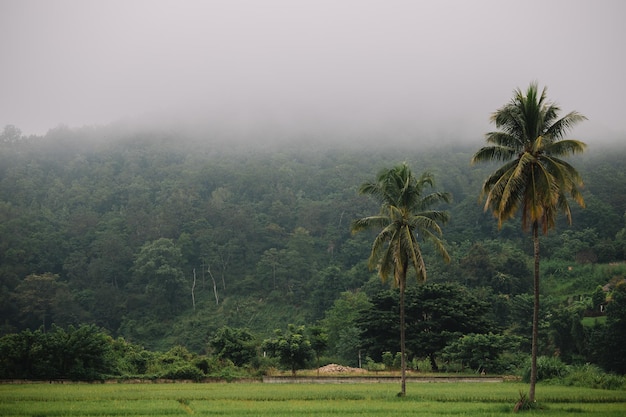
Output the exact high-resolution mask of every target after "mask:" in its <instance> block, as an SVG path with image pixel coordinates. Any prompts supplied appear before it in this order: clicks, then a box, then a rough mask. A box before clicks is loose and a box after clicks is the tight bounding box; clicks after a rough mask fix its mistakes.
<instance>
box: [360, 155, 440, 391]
mask: <svg viewBox="0 0 626 417" xmlns="http://www.w3.org/2000/svg"><path fill="white" fill-rule="evenodd" d="M426 186H430V187H432V186H433V176H432V175H431V174H429V173H424V174H422V175H421V176H420V177H419V178H415V177H414V176H413V174H412V173H411V170H410V169H409V167H408V166H407V165H406V164H400V165H397V166H395V167H393V168H391V169H385V170H382V171H381V172H380V173H379V174H378V177H377V178H376V181H374V182H366V183H364V184H363V185H361V187H360V189H359V193H361V194H367V195H370V196H373V197H374V198H376V199H377V200H379V201H380V203H381V210H380V213H379V214H378V215H375V216H369V217H364V218H362V219H358V220H355V221H353V222H352V232H353V233H356V232H358V231H361V230H365V229H372V228H375V229H380V230H381V231H380V233H379V234H378V235H377V236H376V238H375V239H374V243H373V244H372V250H371V253H370V257H369V268H370V270H374V269H377V270H378V274H379V275H380V278H381V280H382V281H383V282H386V281H387V280H388V279H389V278H390V276H393V285H394V286H395V287H398V288H399V289H400V352H401V356H402V359H401V369H402V378H401V381H402V382H401V392H400V393H399V394H398V395H400V396H404V395H406V353H405V318H404V291H405V289H406V281H407V279H406V277H407V272H408V270H409V267H411V266H412V267H413V269H414V271H415V276H416V278H417V281H418V282H423V281H424V280H426V265H425V263H424V259H423V257H422V251H421V249H420V243H419V242H420V240H429V241H431V242H432V243H433V244H434V246H435V248H436V249H437V250H438V251H439V253H440V254H441V255H442V257H443V258H444V259H445V260H446V261H449V260H450V256H449V255H448V252H447V251H446V249H445V247H444V246H443V242H442V241H441V239H440V237H441V235H442V233H441V228H440V226H439V224H438V222H442V223H443V222H446V221H447V220H448V214H447V213H446V212H444V211H439V210H431V209H430V208H431V207H432V206H433V205H435V204H438V203H441V202H449V200H450V195H449V194H448V193H443V192H433V193H430V194H427V195H424V194H423V193H424V188H425V187H426Z"/></svg>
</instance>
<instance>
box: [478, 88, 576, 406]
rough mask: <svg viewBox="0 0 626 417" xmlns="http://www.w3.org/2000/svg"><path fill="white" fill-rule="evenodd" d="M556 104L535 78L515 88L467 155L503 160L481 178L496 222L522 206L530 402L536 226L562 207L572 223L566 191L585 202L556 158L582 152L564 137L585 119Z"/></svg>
mask: <svg viewBox="0 0 626 417" xmlns="http://www.w3.org/2000/svg"><path fill="white" fill-rule="evenodd" d="M560 111H561V109H560V108H559V107H558V106H557V105H556V104H554V103H551V102H548V101H547V99H546V89H545V88H544V89H543V90H542V92H541V94H539V92H538V87H537V84H536V83H531V84H530V86H529V87H528V89H527V90H526V93H525V94H524V93H523V92H522V91H521V90H520V89H517V90H515V92H514V96H513V99H512V100H511V101H510V102H509V103H508V104H506V105H504V106H503V107H502V108H500V109H498V110H497V111H496V112H495V113H493V114H492V115H491V122H492V123H495V125H496V128H498V129H500V130H499V131H495V132H489V133H487V134H486V140H487V143H489V144H490V145H489V146H485V147H483V148H481V149H480V150H479V151H478V152H476V153H475V154H474V156H473V157H472V163H476V162H491V161H504V162H505V164H504V165H502V166H501V167H500V168H498V169H496V170H495V171H494V172H493V173H492V174H491V175H490V176H489V177H488V178H487V180H486V181H485V183H484V184H483V188H482V196H481V198H485V197H486V202H485V211H487V210H489V209H491V211H492V212H493V214H494V216H495V217H496V218H497V219H498V226H499V227H501V226H502V222H503V221H504V220H507V219H509V218H511V217H513V216H514V215H515V213H516V212H517V209H518V208H520V207H521V210H522V228H523V229H524V230H526V231H527V230H528V228H529V227H530V228H531V230H532V237H533V247H534V280H533V281H534V308H533V329H532V352H531V373H530V391H529V395H528V399H529V400H530V401H532V402H534V401H535V384H536V382H537V338H538V322H539V228H540V227H541V230H542V232H543V234H546V233H547V232H548V230H549V229H552V228H554V227H555V223H556V215H557V212H558V211H562V212H563V213H564V214H565V216H566V217H567V220H568V221H569V223H570V224H571V222H572V216H571V211H570V207H569V204H568V202H567V198H566V197H567V195H569V196H570V197H571V198H572V199H573V200H574V201H575V202H577V203H578V204H579V205H581V206H583V207H584V200H583V197H582V195H581V193H580V191H579V188H578V187H581V186H582V179H581V177H580V174H579V173H578V172H577V171H576V169H574V167H572V166H571V165H570V164H569V163H567V162H565V161H564V160H562V159H561V157H564V156H568V155H571V154H577V153H582V152H583V151H584V150H585V148H586V145H585V144H584V143H583V142H580V141H578V140H571V139H563V137H564V136H565V135H566V134H567V132H568V131H569V130H570V129H571V128H572V127H573V126H574V125H575V124H576V123H579V122H581V121H583V120H586V118H585V116H583V115H581V114H579V113H577V112H575V111H573V112H570V113H568V114H566V115H565V116H564V117H562V118H558V114H559V112H560Z"/></svg>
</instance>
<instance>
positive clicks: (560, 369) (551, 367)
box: [522, 356, 568, 382]
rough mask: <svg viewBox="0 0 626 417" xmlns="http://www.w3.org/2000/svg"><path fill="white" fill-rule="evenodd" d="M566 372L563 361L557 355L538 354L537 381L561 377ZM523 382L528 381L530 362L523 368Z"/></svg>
mask: <svg viewBox="0 0 626 417" xmlns="http://www.w3.org/2000/svg"><path fill="white" fill-rule="evenodd" d="M567 373H568V368H567V365H566V364H565V363H563V362H562V361H561V359H559V358H558V357H554V356H539V357H538V358H537V381H546V380H549V379H554V378H563V377H564V376H565V375H567ZM522 379H523V380H524V382H529V381H530V363H529V364H528V366H527V367H526V369H525V370H524V375H523V377H522Z"/></svg>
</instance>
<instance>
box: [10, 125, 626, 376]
mask: <svg viewBox="0 0 626 417" xmlns="http://www.w3.org/2000/svg"><path fill="white" fill-rule="evenodd" d="M350 139H351V141H350V144H348V143H344V142H343V140H342V138H336V139H333V138H328V137H315V136H310V137H298V138H286V137H283V136H281V135H279V134H273V133H272V132H259V133H258V138H257V139H256V140H254V141H246V140H243V139H240V138H239V137H234V136H230V135H228V134H226V133H224V132H223V131H218V130H216V131H215V132H212V133H207V132H204V133H202V134H200V133H198V132H191V131H185V130H184V129H178V128H171V129H162V130H156V129H153V130H150V129H133V128H129V127H128V126H123V125H121V124H120V125H111V126H106V127H90V128H82V129H70V128H66V127H59V128H56V129H53V130H50V131H49V132H48V133H47V134H46V135H45V136H30V137H25V136H23V135H21V133H20V131H19V129H17V128H15V127H13V126H7V127H5V128H4V131H3V132H2V135H1V136H0V284H1V286H0V317H1V318H2V322H1V323H0V336H4V335H11V334H16V333H19V332H23V331H27V329H30V330H29V331H35V332H36V331H39V332H43V333H45V332H46V331H51V330H53V329H57V331H58V329H60V328H65V329H72V330H68V331H70V332H71V331H76V329H77V328H78V327H76V326H81V325H89V326H95V328H97V329H102V331H104V332H106V333H107V334H109V335H110V336H111V337H113V338H115V339H117V338H122V339H123V340H125V341H126V342H128V343H132V344H137V345H141V346H143V347H145V348H146V349H150V350H154V351H168V350H171V349H173V348H176V347H177V346H178V347H182V348H184V349H186V350H188V351H189V352H193V353H195V354H206V353H210V352H211V351H215V349H216V346H217V345H216V342H215V341H216V340H217V339H216V337H217V336H219V335H220V334H221V333H220V332H224V329H236V330H237V331H239V332H240V333H239V334H240V335H241V334H246V335H247V336H246V337H247V338H249V339H255V340H259V341H260V340H263V339H267V338H271V337H272V335H273V334H274V333H273V332H274V330H275V329H283V330H285V329H287V328H288V325H289V324H293V325H296V326H301V325H305V326H308V327H310V328H312V327H314V326H320V327H321V328H323V329H324V332H325V333H326V334H328V336H329V337H328V346H327V349H326V351H325V355H326V356H327V357H329V358H333V359H334V360H336V361H338V362H342V363H344V364H348V365H357V364H358V361H359V358H360V355H361V353H362V355H363V361H365V358H366V357H367V358H368V360H371V361H373V362H384V361H385V360H387V361H390V360H392V359H389V358H388V357H386V356H385V353H386V352H392V353H395V352H397V350H398V348H397V337H396V336H395V335H396V334H397V331H396V329H397V324H395V321H394V318H395V317H396V316H397V314H396V313H395V310H394V306H395V305H396V304H397V303H396V302H395V299H396V298H397V293H396V292H395V291H394V290H392V289H390V288H389V287H388V286H384V285H382V284H381V283H380V279H379V278H378V277H377V276H376V273H375V272H372V271H370V270H369V269H368V267H367V257H368V255H369V251H370V248H371V244H372V239H373V237H374V236H375V235H374V234H372V233H359V234H355V235H353V234H351V232H350V224H351V222H352V221H353V220H354V219H356V218H359V217H363V216H366V215H369V214H373V213H375V212H376V211H377V210H378V207H377V205H376V203H375V202H374V201H373V200H371V199H369V198H367V197H364V196H361V195H359V194H358V192H357V190H358V188H359V185H360V184H362V183H363V182H365V181H368V180H370V179H372V178H374V176H375V175H376V173H377V172H378V171H379V170H381V169H383V168H385V167H390V166H392V165H395V164H397V163H399V162H406V163H407V164H408V165H409V166H410V167H411V169H412V170H413V172H415V173H417V174H420V173H422V172H430V173H432V174H433V176H434V178H435V181H436V184H435V189H436V190H442V191H446V192H449V193H451V195H452V198H453V199H452V201H451V203H449V204H446V205H444V206H441V207H439V208H440V209H443V210H447V211H448V212H449V214H450V221H449V222H448V223H447V224H446V225H445V226H444V229H443V241H444V243H445V246H446V247H447V249H448V252H449V253H450V255H451V258H452V259H451V262H449V263H443V262H442V261H441V260H440V258H439V257H438V256H436V254H435V253H433V252H432V249H430V248H429V247H428V246H424V248H423V252H424V255H425V258H426V265H427V268H428V281H427V284H426V285H419V286H418V285H417V284H415V283H411V288H409V290H410V291H409V292H408V293H407V300H408V304H407V315H408V317H409V321H408V322H407V323H408V325H409V327H408V329H409V330H408V332H409V333H408V336H407V337H408V340H407V346H408V347H409V350H410V351H411V352H412V356H414V357H415V358H418V359H427V360H428V361H429V363H430V364H431V365H432V368H433V369H438V368H439V367H440V366H442V365H444V363H445V362H446V361H449V360H452V359H451V358H455V357H458V356H459V355H460V353H459V350H458V349H457V350H456V351H455V350H454V346H455V344H456V345H459V344H460V343H462V342H463V343H470V344H471V343H479V342H480V340H482V343H484V344H488V345H491V346H498V345H501V346H502V349H507V348H508V349H509V350H519V349H521V351H523V352H529V350H530V348H529V343H530V342H529V340H530V339H529V338H530V323H531V319H532V298H531V296H530V295H529V293H530V292H531V290H532V242H531V239H530V237H529V236H528V234H526V233H523V232H522V230H521V225H520V221H519V220H518V219H514V220H512V221H509V222H507V223H505V224H504V225H503V227H502V228H501V229H500V230H499V229H498V226H497V222H496V221H495V220H494V219H493V217H492V215H491V214H490V213H489V212H484V211H483V204H482V203H481V202H480V200H479V194H480V189H481V184H482V182H483V181H484V179H485V178H486V176H487V175H488V173H489V172H490V171H492V170H493V166H489V165H481V166H471V165H470V159H471V156H472V154H473V153H474V152H475V151H476V150H477V149H478V148H479V147H480V146H482V141H481V138H476V139H475V140H472V141H461V140H459V141H449V142H445V143H439V144H437V145H431V146H425V145H424V144H423V142H417V140H416V141H415V143H412V142H411V141H405V142H402V143H399V142H394V141H393V138H375V140H372V139H371V138H350ZM581 139H583V140H585V138H581ZM394 143H395V144H394ZM587 143H588V145H589V150H588V151H587V152H586V153H585V154H583V155H581V156H577V157H576V158H573V159H572V160H570V162H571V163H572V164H573V165H574V166H576V168H577V169H578V170H579V172H580V173H581V174H582V177H583V179H584V181H585V186H584V189H583V195H584V198H585V202H586V208H584V209H582V208H578V207H572V209H573V224H572V225H568V224H567V223H566V222H565V221H564V220H563V219H560V223H559V224H558V226H557V228H556V230H553V231H550V233H548V235H546V236H542V237H541V242H542V246H541V257H542V263H541V268H542V289H541V291H542V313H541V314H542V316H541V317H542V320H541V332H542V336H541V339H542V345H541V353H542V354H543V355H547V356H555V355H558V356H560V357H561V358H562V359H563V360H564V361H565V362H567V363H586V362H592V363H596V364H598V365H601V366H603V367H604V368H605V369H607V370H613V371H618V372H621V373H624V372H626V367H625V366H624V363H616V362H615V360H614V359H615V357H618V356H620V355H619V354H618V352H617V351H615V350H610V351H609V350H607V349H609V348H611V349H612V348H614V347H616V346H623V345H624V342H626V340H624V332H621V334H620V331H618V330H619V329H620V328H621V327H623V326H624V324H623V323H624V322H626V314H625V312H626V305H624V304H623V303H624V297H622V296H621V295H619V291H620V288H621V289H622V290H623V289H624V287H620V284H624V280H625V276H626V267H625V265H624V259H625V256H626V225H625V213H626V171H625V170H624V165H623V163H624V162H623V161H624V160H625V159H626V148H625V147H624V146H623V145H622V144H613V145H610V146H609V145H596V144H594V142H593V140H591V139H589V140H587ZM625 287H626V286H625ZM616 291H617V293H616ZM611 304H613V307H612V306H611ZM607 315H608V317H607ZM611 326H613V327H611ZM620 326H621V327H620ZM89 329H92V328H91V327H90V328H89ZM242 332H243V333H242ZM476 335H484V337H485V338H486V339H480V340H479V339H478V338H477V336H476ZM461 336H463V339H459V338H460V337H461ZM472 338H474V339H472ZM620 338H621V339H620ZM505 339H506V340H505ZM268 340H271V339H268ZM270 345H271V343H270V344H268V345H267V346H270ZM259 346H260V343H259ZM623 350H624V348H623V347H621V351H620V352H622V353H623ZM455 355H456V356H455ZM621 356H624V355H621ZM446 358H447V359H446ZM465 362H466V363H471V360H470V359H467V360H466V361H465ZM622 362H623V361H622Z"/></svg>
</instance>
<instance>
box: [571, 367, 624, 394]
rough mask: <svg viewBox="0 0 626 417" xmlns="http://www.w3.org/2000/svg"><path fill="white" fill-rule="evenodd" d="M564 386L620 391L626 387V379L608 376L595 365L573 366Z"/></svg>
mask: <svg viewBox="0 0 626 417" xmlns="http://www.w3.org/2000/svg"><path fill="white" fill-rule="evenodd" d="M563 384H564V385H568V386H574V387H585V388H598V389H608V390H618V389H622V388H624V387H625V386H626V378H624V377H623V376H619V375H614V374H607V373H605V372H604V371H603V370H602V369H600V368H599V367H597V366H595V365H591V364H585V365H580V366H573V367H571V368H570V372H569V373H568V374H567V375H566V376H565V377H564V378H563Z"/></svg>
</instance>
